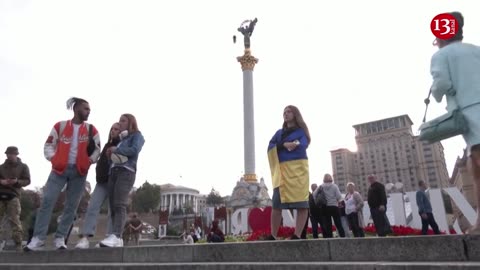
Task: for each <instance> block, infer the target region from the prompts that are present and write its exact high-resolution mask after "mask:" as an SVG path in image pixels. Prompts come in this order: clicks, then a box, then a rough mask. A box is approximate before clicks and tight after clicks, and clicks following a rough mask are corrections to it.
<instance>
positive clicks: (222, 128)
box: [0, 0, 480, 196]
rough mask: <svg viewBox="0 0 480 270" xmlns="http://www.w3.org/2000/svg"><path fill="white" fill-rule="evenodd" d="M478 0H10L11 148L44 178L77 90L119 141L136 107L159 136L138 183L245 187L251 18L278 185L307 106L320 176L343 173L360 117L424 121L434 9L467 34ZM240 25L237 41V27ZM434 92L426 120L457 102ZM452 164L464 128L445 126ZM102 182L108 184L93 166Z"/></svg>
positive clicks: (5, 11)
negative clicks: (118, 131)
mask: <svg viewBox="0 0 480 270" xmlns="http://www.w3.org/2000/svg"><path fill="white" fill-rule="evenodd" d="M476 3H477V1H474V0H468V1H467V0H463V1H458V0H457V1H453V0H451V1H446V0H443V1H442V0H423V1H413V0H406V1H395V2H394V1H382V0H364V1H354V0H343V1H341V0H339V1H318V0H316V1H315V0H311V1H307V0H302V1H286V0H278V1H267V0H265V1H251V0H244V1H241V2H239V1H235V2H234V1H222V0H203V1H195V0H176V1H154V0H151V1H148V0H136V1H125V0H82V1H72V0H43V1H26V0H10V1H7V0H0V115H1V119H2V129H1V137H0V150H1V151H4V150H3V149H6V147H7V146H10V145H15V146H18V148H19V150H20V156H19V157H20V158H22V160H23V161H24V162H25V163H27V164H28V165H29V167H30V172H31V178H32V184H31V185H30V186H29V187H28V188H29V189H34V188H35V187H42V186H43V185H44V184H45V182H46V180H47V178H48V174H49V172H50V168H51V167H50V163H49V162H48V161H47V160H46V159H45V158H44V157H43V144H44V142H45V140H46V138H47V136H48V134H49V132H50V130H51V128H52V126H53V125H54V124H55V123H56V122H57V121H60V120H66V119H70V118H71V117H72V115H73V113H72V112H71V111H68V110H67V109H66V105H65V102H66V100H67V99H68V98H70V97H72V96H77V97H81V98H84V99H86V100H88V101H89V103H90V106H91V109H92V111H91V114H90V117H89V122H90V123H92V124H94V125H95V126H96V127H97V129H98V130H99V132H100V134H101V141H102V145H103V144H104V143H105V142H106V140H107V137H108V131H109V129H110V126H111V125H112V123H114V122H116V121H118V120H119V118H120V115H121V114H123V113H132V114H133V115H135V116H136V118H137V120H138V124H139V128H140V130H141V131H142V133H143V135H144V136H145V140H146V142H145V145H144V148H143V150H142V151H141V153H140V158H139V164H138V173H137V178H136V182H135V187H139V186H141V185H142V184H143V183H144V182H145V181H146V180H148V181H149V182H150V183H155V184H166V183H172V184H174V185H182V186H187V187H191V188H195V189H197V190H198V191H200V193H203V194H207V193H209V192H210V190H211V189H212V188H215V189H216V190H218V191H219V192H220V194H221V195H222V196H225V195H231V193H232V191H233V188H234V186H235V184H236V182H237V181H238V180H239V179H240V177H241V176H242V174H243V170H244V168H243V166H244V162H243V86H242V82H243V81H242V70H241V67H240V64H239V63H238V62H237V60H236V57H237V56H241V55H242V54H243V37H242V35H241V33H239V32H237V30H236V29H237V28H238V27H239V26H240V24H241V23H242V22H243V21H244V20H247V19H254V18H255V17H257V18H258V23H257V24H256V27H255V30H254V32H253V35H252V38H251V49H252V54H253V55H254V56H255V57H257V58H258V59H259V62H258V64H257V65H256V66H255V70H254V72H253V80H254V103H255V144H256V145H255V147H256V173H257V175H258V177H264V179H265V182H266V184H267V187H268V188H269V192H270V194H271V193H272V189H271V177H270V171H269V166H268V159H267V146H268V142H269V140H270V139H271V137H272V136H273V134H274V133H275V131H276V130H278V129H279V128H280V127H281V125H282V123H283V118H282V114H283V109H284V108H285V106H287V105H295V106H297V107H298V108H299V109H300V111H301V113H302V115H303V117H304V119H305V121H306V123H307V125H308V127H309V130H310V133H311V137H312V142H311V145H310V146H309V148H308V152H307V153H308V156H309V162H310V181H311V182H321V179H322V177H323V175H324V174H325V173H331V172H332V165H331V158H330V151H331V150H333V149H337V148H341V147H345V148H348V149H350V150H352V151H355V148H356V146H355V132H354V129H353V128H352V125H355V124H359V123H364V122H369V121H374V120H379V119H383V118H388V117H393V116H398V115H403V114H408V115H409V116H410V118H411V119H412V121H413V122H414V126H413V131H414V133H417V129H418V126H419V124H421V120H422V118H423V112H424V109H425V107H424V103H423V99H424V98H425V97H426V95H427V93H428V90H429V88H430V85H431V82H432V80H431V76H430V72H429V67H430V59H431V56H432V54H433V53H435V52H436V51H437V48H436V47H433V46H432V41H433V39H434V36H433V34H432V33H431V31H430V21H431V20H432V19H433V17H434V16H435V15H437V14H439V13H444V12H451V11H460V12H462V13H463V15H464V17H465V26H464V29H463V31H464V37H465V38H464V42H468V43H474V44H480V31H479V30H478V29H475V26H479V25H480V17H479V16H477V13H476V12H475V10H478V8H476V7H477V6H478V4H476ZM233 35H237V43H236V44H234V43H233V41H232V36H233ZM444 109H445V103H444V102H442V103H435V102H432V103H431V105H430V108H429V112H428V114H427V119H432V118H434V117H436V116H439V115H441V114H443V113H445V110H444ZM443 145H444V147H445V155H446V164H447V168H448V170H449V172H450V173H451V172H452V170H453V167H454V163H455V160H456V158H457V156H458V155H461V154H462V149H463V148H464V147H465V143H464V141H463V139H462V138H461V137H455V138H452V139H448V140H445V141H443ZM88 181H89V182H91V183H95V170H94V167H92V168H91V169H90V173H89V175H88Z"/></svg>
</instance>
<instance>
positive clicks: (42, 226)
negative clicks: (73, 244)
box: [33, 164, 87, 240]
mask: <svg viewBox="0 0 480 270" xmlns="http://www.w3.org/2000/svg"><path fill="white" fill-rule="evenodd" d="M86 180H87V176H86V175H84V176H82V175H79V174H78V172H77V168H76V165H74V164H70V165H68V167H67V169H66V170H65V172H63V174H62V175H58V174H56V173H55V172H53V171H52V172H51V173H50V176H49V177H48V180H47V183H46V184H45V188H44V190H43V199H42V203H41V205H40V208H39V209H38V212H37V217H36V219H35V229H34V231H33V236H36V237H38V238H39V239H40V240H45V239H46V238H47V232H48V224H49V223H50V219H51V217H52V212H53V208H54V207H55V204H56V203H57V200H58V196H59V195H60V193H61V192H62V189H63V187H64V186H65V185H67V188H66V191H65V192H66V194H65V195H66V196H65V205H64V208H63V213H62V218H61V221H60V223H59V224H58V226H57V232H56V233H55V238H60V237H66V236H67V235H68V230H69V229H70V226H71V225H72V223H73V220H74V218H75V215H76V212H77V208H78V205H79V204H80V199H81V198H82V195H83V193H84V191H85V182H86Z"/></svg>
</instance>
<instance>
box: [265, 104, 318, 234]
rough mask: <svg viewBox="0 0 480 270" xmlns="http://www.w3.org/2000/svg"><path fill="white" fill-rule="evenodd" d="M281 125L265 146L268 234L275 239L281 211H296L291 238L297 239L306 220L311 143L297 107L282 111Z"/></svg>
mask: <svg viewBox="0 0 480 270" xmlns="http://www.w3.org/2000/svg"><path fill="white" fill-rule="evenodd" d="M283 119H284V122H283V126H282V128H281V129H280V130H278V131H277V132H276V133H275V135H273V138H272V139H271V140H270V143H269V145H268V160H269V163H270V171H271V173H272V184H273V197H272V204H273V205H272V216H271V235H270V236H269V237H268V238H267V239H268V240H275V239H276V237H277V233H278V229H279V227H280V223H281V221H282V209H297V219H296V225H295V233H294V235H292V237H291V239H300V235H301V233H302V230H303V227H304V226H305V222H306V220H307V218H308V195H309V193H308V186H309V173H308V158H307V148H308V145H309V144H310V134H309V132H308V127H307V125H306V124H305V121H303V117H302V114H301V113H300V111H299V110H298V108H297V107H295V106H292V105H289V106H287V107H286V108H285V109H284V110H283Z"/></svg>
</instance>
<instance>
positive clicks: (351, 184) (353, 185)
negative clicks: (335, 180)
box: [347, 182, 355, 189]
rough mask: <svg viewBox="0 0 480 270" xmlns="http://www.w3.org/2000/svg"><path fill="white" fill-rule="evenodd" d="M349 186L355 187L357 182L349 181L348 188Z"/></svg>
mask: <svg viewBox="0 0 480 270" xmlns="http://www.w3.org/2000/svg"><path fill="white" fill-rule="evenodd" d="M349 186H352V187H353V188H354V189H355V184H354V183H353V182H348V183H347V188H348V187H349Z"/></svg>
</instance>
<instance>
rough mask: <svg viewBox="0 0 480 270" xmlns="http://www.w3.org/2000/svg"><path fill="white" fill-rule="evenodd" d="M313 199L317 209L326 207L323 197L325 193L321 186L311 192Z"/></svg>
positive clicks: (325, 198)
mask: <svg viewBox="0 0 480 270" xmlns="http://www.w3.org/2000/svg"><path fill="white" fill-rule="evenodd" d="M313 199H314V200H315V205H316V206H318V207H324V206H327V197H326V196H325V191H324V190H323V187H322V186H319V187H318V188H317V189H316V190H315V191H314V192H313Z"/></svg>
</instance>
